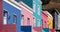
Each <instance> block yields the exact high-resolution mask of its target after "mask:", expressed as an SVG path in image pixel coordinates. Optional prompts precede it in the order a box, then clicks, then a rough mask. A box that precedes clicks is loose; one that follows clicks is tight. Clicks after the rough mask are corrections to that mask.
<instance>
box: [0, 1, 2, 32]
mask: <svg viewBox="0 0 60 32" xmlns="http://www.w3.org/2000/svg"><path fill="white" fill-rule="evenodd" d="M1 30H2V0H0V32H1Z"/></svg>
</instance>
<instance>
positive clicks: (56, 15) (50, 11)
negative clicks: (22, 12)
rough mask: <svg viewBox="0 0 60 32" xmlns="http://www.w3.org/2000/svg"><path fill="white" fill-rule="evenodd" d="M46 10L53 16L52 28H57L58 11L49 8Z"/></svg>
mask: <svg viewBox="0 0 60 32" xmlns="http://www.w3.org/2000/svg"><path fill="white" fill-rule="evenodd" d="M48 12H49V13H50V14H51V15H52V16H53V29H55V30H57V24H58V15H59V12H58V11H56V9H50V10H48Z"/></svg>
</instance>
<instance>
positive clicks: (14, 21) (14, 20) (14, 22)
mask: <svg viewBox="0 0 60 32" xmlns="http://www.w3.org/2000/svg"><path fill="white" fill-rule="evenodd" d="M14 17H15V19H14ZM16 21H17V15H16V14H14V15H13V24H16Z"/></svg>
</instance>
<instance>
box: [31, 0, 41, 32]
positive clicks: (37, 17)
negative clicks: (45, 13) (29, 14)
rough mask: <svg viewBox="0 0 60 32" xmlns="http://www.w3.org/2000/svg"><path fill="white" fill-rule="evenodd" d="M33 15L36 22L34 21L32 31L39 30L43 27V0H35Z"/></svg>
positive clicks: (36, 31)
mask: <svg viewBox="0 0 60 32" xmlns="http://www.w3.org/2000/svg"><path fill="white" fill-rule="evenodd" d="M33 17H34V23H33V29H32V32H39V31H38V30H40V29H41V27H42V21H41V17H42V2H41V0H33ZM34 27H35V28H34ZM38 27H40V28H38ZM40 31H41V30H40Z"/></svg>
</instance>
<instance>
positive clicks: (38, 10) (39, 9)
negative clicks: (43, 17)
mask: <svg viewBox="0 0 60 32" xmlns="http://www.w3.org/2000/svg"><path fill="white" fill-rule="evenodd" d="M38 15H40V6H38Z"/></svg>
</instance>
